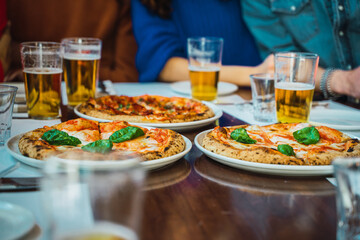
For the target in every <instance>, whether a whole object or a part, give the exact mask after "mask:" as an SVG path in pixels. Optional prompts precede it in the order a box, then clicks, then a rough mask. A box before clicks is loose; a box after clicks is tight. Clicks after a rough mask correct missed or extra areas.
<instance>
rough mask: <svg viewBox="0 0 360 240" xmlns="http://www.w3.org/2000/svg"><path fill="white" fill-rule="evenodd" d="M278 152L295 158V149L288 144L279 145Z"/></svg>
mask: <svg viewBox="0 0 360 240" xmlns="http://www.w3.org/2000/svg"><path fill="white" fill-rule="evenodd" d="M277 150H278V151H279V152H281V153H282V154H285V155H286V156H295V152H294V149H293V148H292V147H291V146H290V145H288V144H280V145H278V146H277Z"/></svg>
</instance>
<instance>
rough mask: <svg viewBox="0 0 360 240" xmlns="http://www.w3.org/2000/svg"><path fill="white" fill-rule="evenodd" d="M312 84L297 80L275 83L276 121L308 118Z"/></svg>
mask: <svg viewBox="0 0 360 240" xmlns="http://www.w3.org/2000/svg"><path fill="white" fill-rule="evenodd" d="M313 95H314V86H313V85H312V84H306V83H299V82H279V83H276V85H275V101H276V115H277V120H278V122H281V123H294V122H307V121H308V120H309V115H310V109H311V104H312V99H313Z"/></svg>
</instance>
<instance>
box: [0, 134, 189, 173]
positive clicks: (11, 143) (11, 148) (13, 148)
mask: <svg viewBox="0 0 360 240" xmlns="http://www.w3.org/2000/svg"><path fill="white" fill-rule="evenodd" d="M22 135H23V134H19V135H16V136H13V137H11V138H10V139H9V140H8V141H7V142H6V144H5V147H6V150H7V151H8V152H9V153H10V155H11V156H13V157H14V158H16V159H17V160H19V161H20V162H22V163H25V164H27V165H30V166H32V167H36V168H42V167H43V166H44V161H43V160H38V159H35V158H30V157H26V156H24V155H22V154H21V153H20V151H19V140H20V138H21V137H22ZM182 137H183V138H184V140H185V144H186V146H185V150H184V151H182V152H181V153H178V154H175V155H173V156H170V157H166V158H160V159H155V160H149V161H145V162H141V164H142V165H143V166H145V169H147V170H152V169H156V168H160V167H163V166H166V165H168V164H171V163H173V162H175V161H177V160H179V159H181V158H182V157H183V156H185V155H186V154H187V153H188V152H189V151H190V149H191V147H192V144H191V141H190V140H189V139H188V138H187V137H185V136H182ZM73 161H75V160H73ZM89 163H90V164H91V165H93V166H94V165H98V167H109V165H116V162H114V161H101V162H93V161H91V162H89Z"/></svg>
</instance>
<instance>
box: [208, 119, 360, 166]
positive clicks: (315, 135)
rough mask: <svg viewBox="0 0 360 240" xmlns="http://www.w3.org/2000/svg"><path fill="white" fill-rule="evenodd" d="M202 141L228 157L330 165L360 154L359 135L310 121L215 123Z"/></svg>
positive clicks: (253, 160)
mask: <svg viewBox="0 0 360 240" xmlns="http://www.w3.org/2000/svg"><path fill="white" fill-rule="evenodd" d="M201 145H202V147H204V148H205V149H207V150H209V151H211V152H214V153H216V154H219V155H223V156H226V157H230V158H235V159H240V160H245V161H250V162H257V163H269V164H284V165H329V164H331V162H332V161H333V159H334V158H336V157H355V156H360V143H359V140H358V139H353V138H351V137H349V136H347V135H346V134H344V133H342V132H340V131H338V130H335V129H332V128H329V127H326V126H317V127H314V126H311V125H310V124H308V123H283V124H282V123H277V124H272V125H267V126H257V125H239V126H231V127H215V128H214V129H213V130H211V131H210V132H209V133H207V134H206V136H205V137H204V139H203V141H202V143H201Z"/></svg>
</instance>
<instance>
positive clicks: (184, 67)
mask: <svg viewBox="0 0 360 240" xmlns="http://www.w3.org/2000/svg"><path fill="white" fill-rule="evenodd" d="M262 72H267V69H265V66H263V65H259V66H256V67H244V66H222V67H221V70H220V81H224V82H230V83H234V84H236V85H240V86H249V85H250V79H249V75H251V74H255V73H262ZM159 79H160V81H165V82H175V81H184V80H189V79H190V76H189V70H188V60H187V59H185V58H180V57H172V58H170V59H169V60H168V61H167V63H166V64H165V66H164V68H163V70H162V71H161V73H160V74H159Z"/></svg>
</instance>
